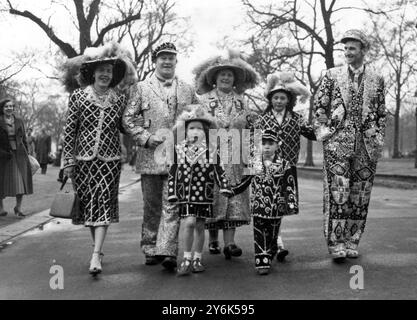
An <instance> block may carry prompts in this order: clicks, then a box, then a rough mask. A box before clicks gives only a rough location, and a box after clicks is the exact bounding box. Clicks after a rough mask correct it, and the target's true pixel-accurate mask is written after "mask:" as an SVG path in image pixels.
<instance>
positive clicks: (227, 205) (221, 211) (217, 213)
mask: <svg viewBox="0 0 417 320" xmlns="http://www.w3.org/2000/svg"><path fill="white" fill-rule="evenodd" d="M224 169H225V172H226V177H227V179H228V180H229V182H230V184H231V185H236V184H238V183H240V182H241V180H242V179H243V166H241V165H238V164H231V165H225V166H224ZM249 189H250V188H248V189H246V190H245V191H244V192H242V193H241V194H238V195H236V196H234V197H231V198H227V197H225V196H223V195H221V194H220V192H219V187H218V186H217V185H216V186H215V187H214V202H213V218H209V219H207V220H206V224H205V228H206V229H209V230H219V229H223V230H227V229H234V228H237V227H240V226H243V225H248V224H250V221H251V213H250V199H249V197H250V193H249V192H250V190H249Z"/></svg>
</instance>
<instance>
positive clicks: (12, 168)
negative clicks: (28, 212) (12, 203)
mask: <svg viewBox="0 0 417 320" xmlns="http://www.w3.org/2000/svg"><path fill="white" fill-rule="evenodd" d="M1 169H2V170H4V179H3V181H2V182H1V183H2V184H3V185H2V188H0V195H1V196H2V198H5V197H15V196H16V195H18V194H31V193H32V190H30V189H31V188H30V187H29V184H28V181H27V180H28V177H24V176H23V173H22V172H21V170H20V169H19V165H18V163H17V156H16V151H12V158H11V159H10V160H9V161H7V162H6V165H5V167H4V168H1ZM29 178H31V177H29Z"/></svg>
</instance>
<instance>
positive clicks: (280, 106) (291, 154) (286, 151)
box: [254, 72, 316, 261]
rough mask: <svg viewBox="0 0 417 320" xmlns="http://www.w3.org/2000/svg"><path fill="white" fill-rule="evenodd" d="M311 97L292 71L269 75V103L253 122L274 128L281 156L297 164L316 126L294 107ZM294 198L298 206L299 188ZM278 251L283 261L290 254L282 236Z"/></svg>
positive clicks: (267, 89)
mask: <svg viewBox="0 0 417 320" xmlns="http://www.w3.org/2000/svg"><path fill="white" fill-rule="evenodd" d="M309 96H310V92H309V90H308V89H307V88H306V87H305V86H304V85H302V84H301V83H300V82H299V81H297V80H296V79H295V77H294V74H293V73H291V72H278V73H276V74H272V75H269V76H268V77H267V80H266V90H265V97H266V99H267V100H268V106H267V108H266V109H265V112H264V113H263V114H262V115H261V116H260V117H259V118H258V120H257V121H256V122H255V124H254V126H255V128H257V129H262V130H272V131H273V132H275V133H276V135H277V139H278V144H279V146H280V148H279V150H280V157H281V158H282V159H285V160H286V161H288V163H289V164H290V165H291V166H294V167H295V166H296V165H297V162H298V157H299V153H300V136H301V135H303V136H304V137H306V138H307V139H310V140H316V136H315V134H314V130H313V127H312V126H311V125H309V124H308V123H307V122H306V121H305V119H304V117H303V116H302V115H301V114H299V113H297V112H295V111H294V110H293V109H294V107H295V105H296V103H297V97H300V100H301V102H305V101H306V100H307V98H308V97H309ZM294 170H295V168H294ZM296 186H297V184H296ZM295 199H296V203H295V205H296V206H297V207H298V190H296V192H295ZM276 250H277V252H276V253H277V259H278V261H282V260H283V259H284V258H285V256H286V255H287V254H288V250H286V249H284V244H283V242H282V240H281V237H279V238H278V244H277V248H276Z"/></svg>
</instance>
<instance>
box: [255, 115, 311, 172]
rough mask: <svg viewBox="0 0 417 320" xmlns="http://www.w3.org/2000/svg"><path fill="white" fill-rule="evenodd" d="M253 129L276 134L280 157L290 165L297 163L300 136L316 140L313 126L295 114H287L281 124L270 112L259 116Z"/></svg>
mask: <svg viewBox="0 0 417 320" xmlns="http://www.w3.org/2000/svg"><path fill="white" fill-rule="evenodd" d="M254 127H255V129H262V130H272V131H274V132H275V133H276V134H277V138H278V144H279V146H280V147H279V152H280V157H281V158H283V159H285V160H287V161H288V162H289V163H290V165H293V166H295V165H296V164H297V163H298V157H299V155H300V135H303V136H304V137H306V138H307V139H310V140H316V135H315V134H314V129H313V126H311V125H309V124H308V123H307V121H306V120H305V118H304V117H303V116H302V115H301V114H299V113H297V112H287V113H286V115H285V117H284V120H283V121H282V123H281V124H279V123H278V121H277V119H276V118H275V115H274V113H273V112H272V111H269V112H266V113H264V114H263V115H260V116H259V117H258V119H257V120H256V121H255V123H254Z"/></svg>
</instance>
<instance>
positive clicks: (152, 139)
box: [146, 134, 164, 148]
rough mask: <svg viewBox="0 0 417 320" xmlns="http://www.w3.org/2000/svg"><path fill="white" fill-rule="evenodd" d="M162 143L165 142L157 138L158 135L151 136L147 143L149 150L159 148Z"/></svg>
mask: <svg viewBox="0 0 417 320" xmlns="http://www.w3.org/2000/svg"><path fill="white" fill-rule="evenodd" d="M162 142H164V140H162V139H160V138H159V137H157V136H156V135H154V134H153V135H151V136H150V137H149V139H148V142H146V144H147V146H148V148H156V147H157V146H159V145H160V144H161V143H162Z"/></svg>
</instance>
